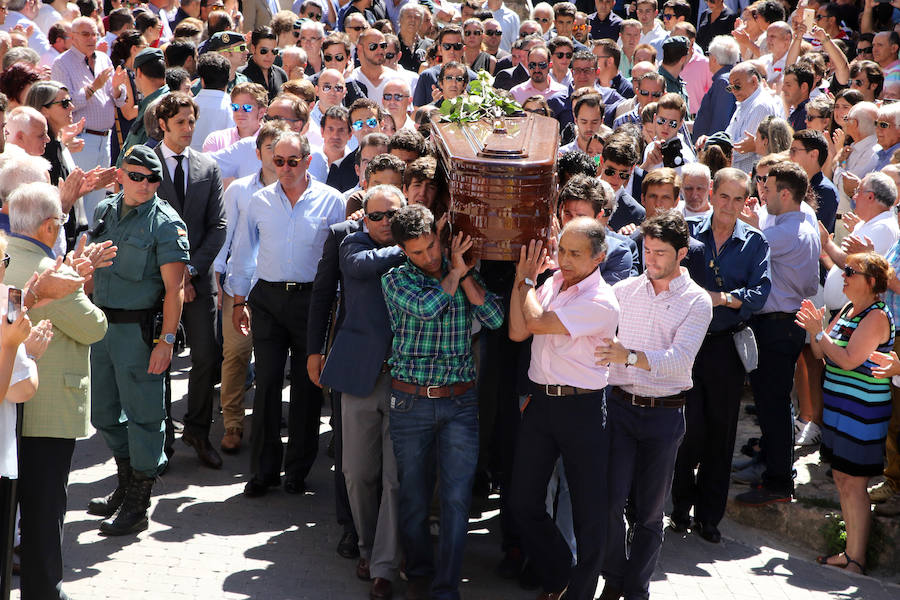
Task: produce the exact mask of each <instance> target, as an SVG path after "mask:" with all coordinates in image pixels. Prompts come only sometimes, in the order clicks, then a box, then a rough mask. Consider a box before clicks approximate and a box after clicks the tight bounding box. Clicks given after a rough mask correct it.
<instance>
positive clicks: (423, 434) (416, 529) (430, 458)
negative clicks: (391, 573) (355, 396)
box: [390, 388, 478, 600]
mask: <svg viewBox="0 0 900 600" xmlns="http://www.w3.org/2000/svg"><path fill="white" fill-rule="evenodd" d="M390 419H391V420H390V428H391V442H392V443H393V445H394V454H395V456H396V457H397V474H398V478H399V480H400V514H399V518H400V539H401V541H402V542H403V546H404V548H405V550H406V573H407V575H408V576H409V577H410V578H416V579H420V578H429V577H433V578H434V579H433V582H432V585H431V597H432V598H433V599H434V600H457V599H458V598H459V589H458V588H459V578H460V571H461V570H462V558H463V549H464V547H465V543H466V533H467V531H468V523H469V504H470V502H471V500H472V481H473V479H474V477H475V466H476V464H477V463H478V394H477V391H476V389H475V388H471V389H469V390H467V391H466V392H465V393H463V394H460V395H459V396H451V397H449V398H426V397H425V396H416V395H413V394H408V393H404V392H400V391H397V390H395V389H392V390H391V417H390ZM435 467H437V469H438V470H437V471H436V469H435ZM436 472H437V473H438V474H439V475H440V480H439V482H440V487H439V497H440V503H441V522H440V524H441V536H440V540H439V541H438V556H437V564H435V560H434V557H433V552H432V544H431V535H430V534H429V531H428V507H429V505H430V503H431V497H432V494H433V492H434V482H435V474H436Z"/></svg>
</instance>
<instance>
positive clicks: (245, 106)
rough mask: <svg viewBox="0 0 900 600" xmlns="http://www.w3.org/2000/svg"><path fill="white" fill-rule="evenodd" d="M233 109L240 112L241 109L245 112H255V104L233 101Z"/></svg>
mask: <svg viewBox="0 0 900 600" xmlns="http://www.w3.org/2000/svg"><path fill="white" fill-rule="evenodd" d="M231 110H233V111H234V112H238V111H239V110H243V111H244V112H245V113H248V112H253V105H252V104H235V103H233V102H232V103H231Z"/></svg>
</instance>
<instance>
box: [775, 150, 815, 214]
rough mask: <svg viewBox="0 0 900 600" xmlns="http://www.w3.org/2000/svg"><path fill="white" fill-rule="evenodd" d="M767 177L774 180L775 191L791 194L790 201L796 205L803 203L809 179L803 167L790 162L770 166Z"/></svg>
mask: <svg viewBox="0 0 900 600" xmlns="http://www.w3.org/2000/svg"><path fill="white" fill-rule="evenodd" d="M769 177H774V178H775V190H776V191H778V192H780V191H781V190H788V191H789V192H790V193H791V200H793V201H794V202H795V203H797V204H800V203H801V202H803V198H805V197H806V191H807V189H808V188H809V179H808V178H807V176H806V171H804V170H803V167H801V166H800V165H798V164H797V163H795V162H793V161H790V160H786V161H782V162H780V163H778V164H775V165H772V168H771V169H769Z"/></svg>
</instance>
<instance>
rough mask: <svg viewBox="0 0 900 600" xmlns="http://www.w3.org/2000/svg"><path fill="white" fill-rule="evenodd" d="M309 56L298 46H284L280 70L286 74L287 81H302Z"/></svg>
mask: <svg viewBox="0 0 900 600" xmlns="http://www.w3.org/2000/svg"><path fill="white" fill-rule="evenodd" d="M308 62H309V56H308V54H307V53H306V50H304V49H303V48H301V47H300V46H286V47H285V48H284V49H282V51H281V68H282V69H284V72H285V73H287V76H288V80H289V81H290V80H291V79H303V73H304V71H306V65H307V63H308Z"/></svg>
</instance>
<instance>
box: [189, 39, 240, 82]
mask: <svg viewBox="0 0 900 600" xmlns="http://www.w3.org/2000/svg"><path fill="white" fill-rule="evenodd" d="M206 52H218V53H219V54H221V55H222V56H224V57H225V58H227V59H228V62H229V63H230V64H231V71H230V73H231V80H230V81H229V82H228V85H227V86H225V91H226V92H228V93H229V94H230V93H231V90H233V89H234V86H236V85H237V84H239V83H247V82H249V81H250V80H249V79H247V76H246V75H244V74H243V73H238V72H237V70H238V69H239V68H241V67H243V66H244V65H246V64H247V56H248V50H247V40H246V39H245V38H244V34H242V33H237V32H235V31H219V32H218V33H215V34H213V36H212V37H211V38H209V41H208V42H207V43H206ZM202 87H203V86H202V85H201V83H200V80H199V79H198V80H197V82H196V83H195V84H194V85H192V86H191V93H192V94H194V95H195V96H196V95H197V94H198V93H199V92H200V90H201V89H202Z"/></svg>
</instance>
